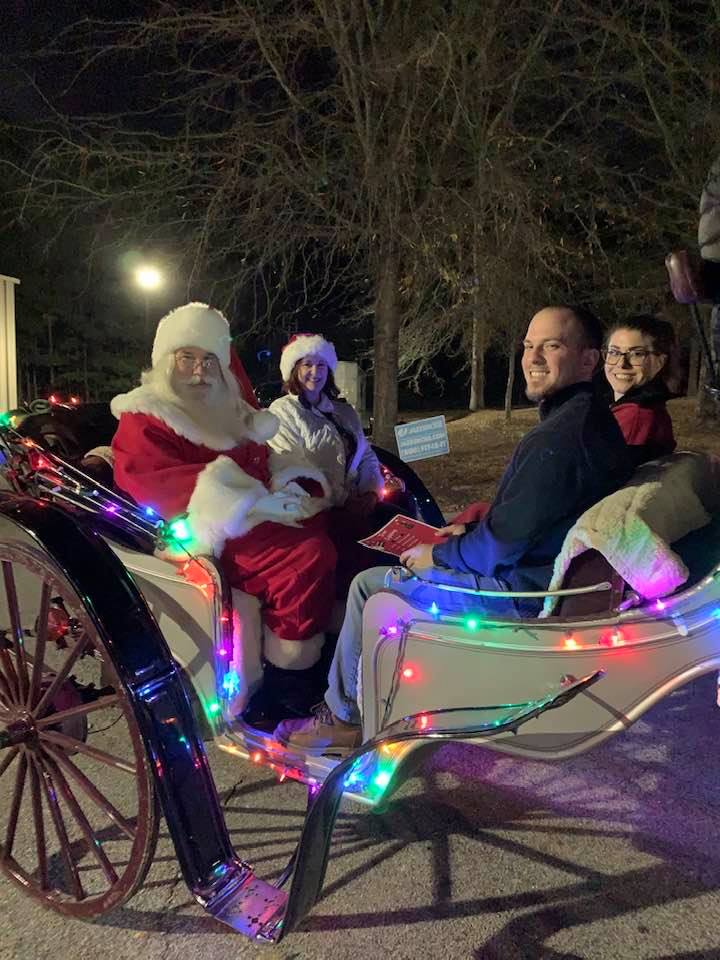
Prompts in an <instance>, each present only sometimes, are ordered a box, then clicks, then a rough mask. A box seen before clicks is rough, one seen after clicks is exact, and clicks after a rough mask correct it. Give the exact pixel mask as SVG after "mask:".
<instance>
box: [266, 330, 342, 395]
mask: <svg viewBox="0 0 720 960" xmlns="http://www.w3.org/2000/svg"><path fill="white" fill-rule="evenodd" d="M303 357H322V359H323V360H324V361H325V363H326V364H327V365H328V367H329V368H330V369H331V370H332V371H333V373H334V372H335V368H336V367H337V362H338V361H337V354H336V353H335V347H334V346H333V345H332V343H330V341H329V340H326V339H325V337H321V336H320V334H319V333H316V334H313V335H312V336H310V335H308V334H301V335H300V336H298V337H295V338H294V339H293V340H291V341H290V343H287V344H285V346H284V347H283V351H282V353H281V354H280V373H281V374H282V378H283V380H284V381H285V383H287V382H288V380H289V379H290V375H291V374H292V372H293V368H294V366H295V364H296V363H297V362H298V360H302V358H303Z"/></svg>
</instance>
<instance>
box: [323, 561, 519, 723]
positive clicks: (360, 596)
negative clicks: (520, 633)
mask: <svg viewBox="0 0 720 960" xmlns="http://www.w3.org/2000/svg"><path fill="white" fill-rule="evenodd" d="M387 572H388V568H387V567H372V569H370V570H365V571H364V572H363V573H359V574H358V575H357V576H356V577H355V579H354V580H353V582H352V584H351V586H350V593H349V594H348V600H347V608H346V611H345V619H344V621H343V625H342V629H341V630H340V635H339V637H338V643H337V649H336V650H335V656H334V657H333V661H332V664H331V665H330V675H329V677H328V689H327V693H326V694H325V702H326V703H327V705H328V706H329V707H330V709H331V710H332V712H333V713H334V714H335V716H336V717H339V718H340V719H341V720H344V721H345V722H346V723H360V710H359V709H358V704H357V681H358V668H359V666H360V657H361V654H362V618H363V610H364V609H365V603H366V601H367V600H368V599H369V598H370V597H371V596H372V595H373V594H374V593H378V591H380V590H382V589H383V587H384V586H385V575H386V574H387ZM422 577H423V579H425V580H434V581H435V582H436V583H447V584H452V585H453V586H456V587H469V588H470V589H473V590H508V589H509V588H508V586H507V584H505V583H503V582H502V581H501V580H496V579H494V578H493V577H480V576H475V575H474V574H471V573H459V572H457V571H455V570H438V569H436V568H432V569H431V570H424V571H423V572H422ZM389 589H391V590H392V591H393V592H395V593H400V594H402V595H403V596H406V597H408V599H410V600H412V601H414V602H415V603H417V604H418V605H419V606H422V607H424V608H425V609H427V608H428V607H429V606H430V605H431V604H432V603H433V602H435V603H436V604H437V605H438V607H439V608H440V609H441V610H443V611H446V612H448V613H452V614H458V613H468V612H473V613H474V612H479V611H484V612H485V613H490V614H497V616H499V617H502V619H503V620H512V619H517V617H518V616H519V614H518V613H517V611H516V610H515V608H514V606H513V604H512V602H511V601H508V600H495V599H493V598H492V597H473V596H472V595H470V594H466V593H452V592H451V591H449V590H438V589H437V588H435V587H432V586H430V585H428V584H424V583H419V582H418V581H417V580H414V579H413V580H406V581H399V582H395V581H393V583H392V584H391V585H390V588H389Z"/></svg>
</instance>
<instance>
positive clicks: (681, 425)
mask: <svg viewBox="0 0 720 960" xmlns="http://www.w3.org/2000/svg"><path fill="white" fill-rule="evenodd" d="M694 407H695V401H694V400H688V399H685V398H681V399H679V400H672V401H671V402H670V404H669V410H670V413H671V415H672V418H673V424H674V427H675V436H676V438H677V441H678V448H679V449H681V450H683V449H684V450H700V451H703V452H705V453H715V454H718V455H720V423H717V422H716V423H710V424H704V425H703V424H698V423H697V421H696V420H695V415H694ZM437 412H438V413H442V412H445V415H446V416H447V419H448V434H449V437H450V453H449V454H448V455H447V456H444V457H434V458H433V459H431V460H420V461H418V462H417V463H414V464H413V465H412V466H413V468H414V469H415V470H416V472H417V473H418V474H419V476H421V477H422V479H423V481H424V482H425V483H426V485H427V487H428V489H429V490H430V492H431V493H433V494H434V496H435V497H436V498H437V501H438V503H439V504H440V507H441V509H442V510H443V512H444V513H445V516H446V517H452V516H453V515H454V514H455V513H457V512H458V511H460V510H462V509H463V507H465V506H467V505H468V503H472V501H474V500H491V499H492V498H493V496H494V494H495V487H496V486H497V482H498V480H499V479H500V476H501V474H502V472H503V470H504V469H505V467H506V465H507V463H508V461H509V459H510V454H511V453H512V451H513V449H514V448H515V445H516V444H517V442H518V440H519V439H520V438H521V437H522V435H523V434H524V433H526V432H527V430H529V429H530V427H532V426H533V424H535V423H537V411H536V410H535V409H534V408H533V409H527V410H515V411H513V415H512V420H511V421H510V423H509V424H508V423H505V420H504V415H503V412H502V411H501V410H482V411H480V412H479V413H468V414H463V413H461V412H458V411H456V410H453V411H437ZM417 416H418V415H417V414H410V415H409V416H408V419H417ZM423 416H432V414H429V413H426V414H423Z"/></svg>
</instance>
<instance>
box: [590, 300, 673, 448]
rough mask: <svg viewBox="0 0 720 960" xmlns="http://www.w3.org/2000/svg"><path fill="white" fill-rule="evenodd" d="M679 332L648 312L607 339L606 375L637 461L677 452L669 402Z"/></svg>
mask: <svg viewBox="0 0 720 960" xmlns="http://www.w3.org/2000/svg"><path fill="white" fill-rule="evenodd" d="M674 350H675V334H674V332H673V328H672V326H671V324H669V323H668V322H667V321H666V320H658V319H657V318H656V317H653V316H651V315H649V314H638V315H636V316H632V317H628V318H627V319H626V320H623V321H621V322H618V323H616V324H615V326H613V327H612V328H611V329H610V331H609V333H608V335H607V338H606V342H605V349H604V350H603V359H604V362H605V377H606V379H607V382H608V383H609V385H610V388H611V390H612V391H613V401H612V403H611V409H612V412H613V413H614V414H615V419H616V420H617V422H618V424H619V425H620V429H621V430H622V432H623V435H624V437H625V442H626V443H627V444H628V446H632V447H637V448H638V462H639V463H643V462H644V461H646V460H654V459H655V458H656V457H661V456H664V455H666V454H668V453H672V452H673V450H674V449H675V446H676V444H675V436H674V434H673V426H672V420H671V419H670V414H669V413H668V411H667V407H666V403H667V401H668V400H669V399H670V398H671V397H672V393H671V392H670V389H669V387H668V382H667V381H668V378H669V376H670V373H671V359H672V357H673V355H674Z"/></svg>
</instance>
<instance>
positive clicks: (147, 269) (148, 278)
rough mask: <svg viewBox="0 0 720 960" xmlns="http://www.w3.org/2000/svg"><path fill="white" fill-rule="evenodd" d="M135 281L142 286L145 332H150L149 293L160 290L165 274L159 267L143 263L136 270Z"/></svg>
mask: <svg viewBox="0 0 720 960" xmlns="http://www.w3.org/2000/svg"><path fill="white" fill-rule="evenodd" d="M135 282H136V283H137V285H138V286H139V287H140V289H141V290H142V292H143V295H144V298H145V332H146V333H148V331H149V326H150V320H149V313H150V299H149V295H150V294H151V293H152V292H153V291H154V290H158V289H159V288H160V287H161V286H162V283H163V275H162V274H161V273H160V271H159V270H158V268H157V267H153V266H152V265H151V264H149V263H145V264H142V265H141V266H139V267H138V268H137V269H136V270H135Z"/></svg>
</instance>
